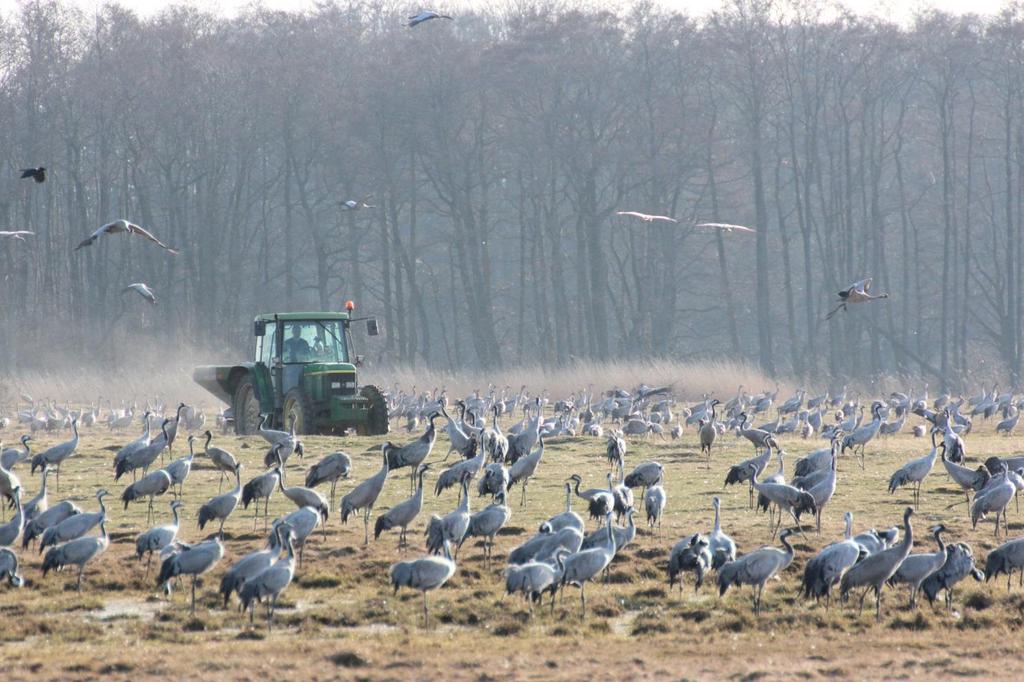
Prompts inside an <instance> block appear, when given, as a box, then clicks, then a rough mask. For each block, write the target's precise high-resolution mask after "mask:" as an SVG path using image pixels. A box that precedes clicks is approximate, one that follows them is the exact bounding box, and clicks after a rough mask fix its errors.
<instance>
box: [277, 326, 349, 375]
mask: <svg viewBox="0 0 1024 682" xmlns="http://www.w3.org/2000/svg"><path fill="white" fill-rule="evenodd" d="M282 359H283V360H284V362H285V363H291V364H298V363H307V362H348V347H347V346H346V345H345V330H344V328H343V326H342V322H341V320H308V321H306V320H303V321H298V322H285V323H284V357H283V358H282Z"/></svg>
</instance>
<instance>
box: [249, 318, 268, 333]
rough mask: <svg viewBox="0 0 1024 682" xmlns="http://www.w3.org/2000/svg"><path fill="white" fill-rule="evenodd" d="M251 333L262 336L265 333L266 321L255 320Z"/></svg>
mask: <svg viewBox="0 0 1024 682" xmlns="http://www.w3.org/2000/svg"><path fill="white" fill-rule="evenodd" d="M252 333H253V334H254V335H255V336H264V335H266V333H267V322H266V320H256V322H255V323H253V326H252Z"/></svg>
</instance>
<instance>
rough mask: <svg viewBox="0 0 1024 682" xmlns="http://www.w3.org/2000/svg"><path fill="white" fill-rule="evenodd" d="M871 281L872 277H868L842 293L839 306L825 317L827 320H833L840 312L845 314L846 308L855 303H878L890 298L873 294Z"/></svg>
mask: <svg viewBox="0 0 1024 682" xmlns="http://www.w3.org/2000/svg"><path fill="white" fill-rule="evenodd" d="M871 281H872V278H871V277H866V278H864V279H862V280H860V281H858V282H854V283H853V284H851V285H850V286H849V287H847V288H846V289H843V290H842V291H840V292H839V301H838V305H836V307H834V308H832V310H830V311H829V312H828V314H827V315H825V319H826V320H831V319H832V317H833V316H834V315H835V314H836V313H838V312H839V311H840V310H842V311H844V312H845V311H846V307H847V306H848V305H851V304H854V303H867V302H868V301H877V300H880V299H883V298H889V294H872V293H871Z"/></svg>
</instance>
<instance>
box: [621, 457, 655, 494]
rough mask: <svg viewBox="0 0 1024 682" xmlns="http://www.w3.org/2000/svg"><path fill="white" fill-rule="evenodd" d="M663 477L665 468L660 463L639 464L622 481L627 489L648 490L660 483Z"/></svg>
mask: <svg viewBox="0 0 1024 682" xmlns="http://www.w3.org/2000/svg"><path fill="white" fill-rule="evenodd" d="M664 477H665V467H663V466H662V465H661V462H653V461H651V462H641V463H640V464H638V465H637V466H636V468H635V469H633V471H631V472H630V473H629V475H628V476H625V477H623V479H622V481H623V483H624V484H625V486H626V487H627V488H644V489H647V488H650V487H651V486H652V485H657V484H659V483H661V481H662V479H664Z"/></svg>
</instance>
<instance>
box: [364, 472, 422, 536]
mask: <svg viewBox="0 0 1024 682" xmlns="http://www.w3.org/2000/svg"><path fill="white" fill-rule="evenodd" d="M428 469H430V464H421V465H420V466H419V470H418V471H417V472H416V473H417V484H416V491H415V492H414V493H413V494H412V496H411V497H408V498H406V499H404V500H402V501H401V502H399V503H398V504H396V505H395V506H393V507H391V509H388V510H387V511H386V512H384V513H383V514H381V515H380V516H378V517H377V521H376V522H375V523H374V525H373V539H374V540H376V539H378V538H379V537H380V534H381V533H383V532H385V531H388V530H391V529H392V528H400V529H401V533H400V534H399V536H398V548H399V549H402V548H403V547H405V546H406V545H407V544H408V543H407V540H406V533H407V532H408V530H409V524H411V523H412V522H413V521H414V520H415V519H416V517H417V516H419V514H420V512H421V511H423V476H424V474H426V473H427V470H428Z"/></svg>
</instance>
